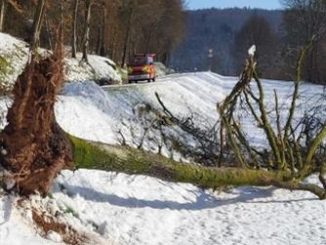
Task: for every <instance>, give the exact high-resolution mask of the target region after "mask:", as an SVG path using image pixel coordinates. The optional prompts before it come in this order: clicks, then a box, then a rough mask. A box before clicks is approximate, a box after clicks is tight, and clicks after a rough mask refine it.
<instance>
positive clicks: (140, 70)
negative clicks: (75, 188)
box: [128, 54, 156, 83]
mask: <svg viewBox="0 0 326 245" xmlns="http://www.w3.org/2000/svg"><path fill="white" fill-rule="evenodd" d="M154 57H155V54H136V55H134V56H133V58H132V59H131V62H130V63H129V64H128V82H129V83H132V82H138V81H148V82H151V81H153V82H155V77H156V71H155V66H154Z"/></svg>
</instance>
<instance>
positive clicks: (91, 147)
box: [70, 137, 326, 199]
mask: <svg viewBox="0 0 326 245" xmlns="http://www.w3.org/2000/svg"><path fill="white" fill-rule="evenodd" d="M70 139H71V141H72V143H73V149H74V150H73V152H74V154H73V155H74V162H75V163H76V167H77V168H86V169H98V170H105V171H114V172H122V173H126V174H141V175H149V176H152V177H156V178H159V179H162V180H166V181H173V182H183V183H191V184H193V185H196V186H198V187H201V188H205V189H219V188H224V187H226V186H275V187H278V188H284V189H288V190H304V191H309V192H312V193H313V194H315V195H316V196H318V197H319V198H320V199H326V191H325V189H324V188H322V187H319V186H318V185H314V184H302V183H301V182H300V181H298V180H293V179H292V176H291V173H289V172H288V171H277V172H276V171H267V170H264V169H259V170H257V169H247V168H218V167H204V166H201V165H195V164H190V163H188V164H185V163H179V162H176V161H173V160H171V159H169V158H165V157H163V156H161V155H157V154H154V153H150V152H145V151H143V150H139V149H135V148H132V147H126V146H112V145H105V144H101V143H96V142H87V141H85V140H81V139H78V138H75V137H70Z"/></svg>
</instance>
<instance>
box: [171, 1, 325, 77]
mask: <svg viewBox="0 0 326 245" xmlns="http://www.w3.org/2000/svg"><path fill="white" fill-rule="evenodd" d="M325 5H326V3H325V1H300V0H288V1H284V8H285V9H284V10H262V9H248V8H244V9H239V8H233V9H214V8H213V9H204V10H194V11H187V12H186V30H185V37H184V39H183V42H182V43H181V44H180V45H179V46H178V47H177V49H176V50H175V52H173V55H172V57H171V59H170V63H169V64H170V65H171V66H172V67H173V68H174V69H176V70H178V71H196V70H197V71H206V70H208V67H209V64H210V63H212V71H214V72H217V73H220V74H223V75H229V76H230V75H232V76H238V75H239V74H240V72H241V70H242V69H243V59H244V57H245V55H246V50H247V49H248V48H249V47H250V46H251V45H252V44H256V46H257V57H258V60H259V63H260V67H259V72H260V73H261V75H262V76H263V77H265V78H272V79H280V80H290V81H291V80H293V75H292V74H293V72H294V67H293V64H294V63H295V61H296V58H297V56H298V53H299V50H300V47H301V46H302V45H305V44H306V43H308V42H309V41H310V39H311V38H312V36H313V35H314V34H316V33H317V35H318V36H319V37H318V41H316V42H315V43H314V45H313V49H312V50H311V51H310V52H309V54H308V56H307V58H306V61H305V68H304V76H303V78H304V79H305V80H306V81H310V82H314V83H325V81H326V70H325V69H324V68H323V67H325V61H326V49H325V46H326V34H325V26H326V19H325V18H326V15H325V14H324V13H325ZM209 49H213V55H214V56H213V58H212V59H209V58H208V50H209Z"/></svg>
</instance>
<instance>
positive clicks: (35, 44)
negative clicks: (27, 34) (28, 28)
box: [31, 0, 47, 51]
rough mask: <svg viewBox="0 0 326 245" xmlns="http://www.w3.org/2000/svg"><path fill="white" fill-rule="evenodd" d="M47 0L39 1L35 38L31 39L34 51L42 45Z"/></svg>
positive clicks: (35, 15) (36, 11)
mask: <svg viewBox="0 0 326 245" xmlns="http://www.w3.org/2000/svg"><path fill="white" fill-rule="evenodd" d="M46 1H47V0H39V1H38V2H37V7H36V10H35V14H34V21H33V33H32V35H33V37H32V39H31V41H32V43H31V48H32V50H33V51H34V50H35V49H36V48H37V47H39V45H40V34H41V29H42V24H43V19H44V13H45V4H46Z"/></svg>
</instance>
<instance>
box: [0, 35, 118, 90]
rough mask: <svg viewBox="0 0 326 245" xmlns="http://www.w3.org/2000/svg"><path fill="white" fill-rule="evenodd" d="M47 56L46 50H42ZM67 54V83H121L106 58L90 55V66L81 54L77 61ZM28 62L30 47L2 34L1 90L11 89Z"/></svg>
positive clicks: (0, 49) (0, 39)
mask: <svg viewBox="0 0 326 245" xmlns="http://www.w3.org/2000/svg"><path fill="white" fill-rule="evenodd" d="M40 52H41V53H43V54H46V50H44V49H42V50H40ZM69 56H70V54H69V53H68V52H67V54H66V57H67V58H65V59H64V64H65V80H66V81H86V80H93V81H98V80H100V79H105V80H106V81H111V83H118V84H119V83H121V82H122V80H121V76H120V74H119V73H118V71H117V68H116V64H115V63H114V62H113V61H112V60H110V59H108V58H104V57H100V56H97V55H89V64H85V63H84V62H80V60H81V54H77V59H73V58H68V57H69ZM27 61H28V45H27V43H25V42H24V41H22V40H19V39H17V38H14V37H12V36H10V35H8V34H4V33H1V32H0V88H3V87H7V88H11V87H12V86H13V84H14V82H15V80H16V78H17V77H18V75H19V74H21V73H22V71H23V69H24V67H25V65H26V63H27Z"/></svg>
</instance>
